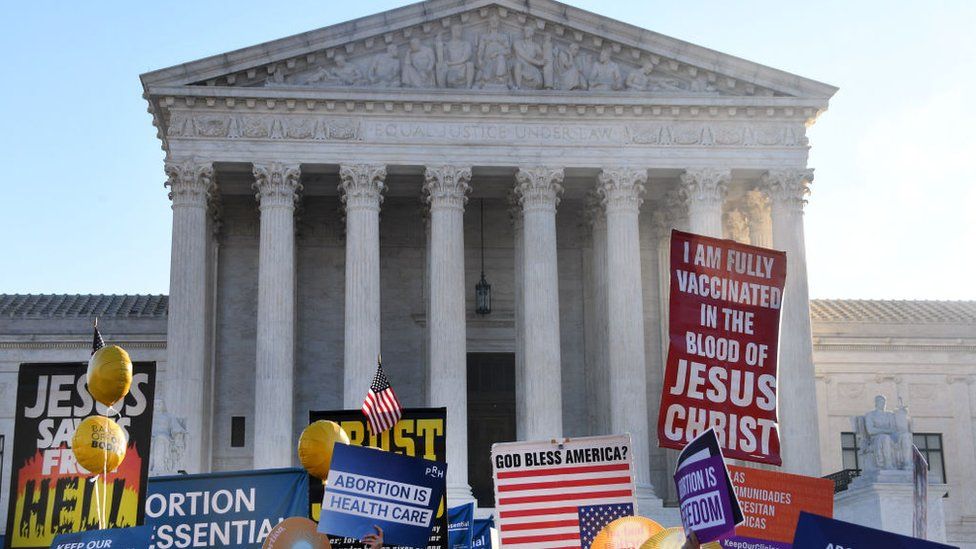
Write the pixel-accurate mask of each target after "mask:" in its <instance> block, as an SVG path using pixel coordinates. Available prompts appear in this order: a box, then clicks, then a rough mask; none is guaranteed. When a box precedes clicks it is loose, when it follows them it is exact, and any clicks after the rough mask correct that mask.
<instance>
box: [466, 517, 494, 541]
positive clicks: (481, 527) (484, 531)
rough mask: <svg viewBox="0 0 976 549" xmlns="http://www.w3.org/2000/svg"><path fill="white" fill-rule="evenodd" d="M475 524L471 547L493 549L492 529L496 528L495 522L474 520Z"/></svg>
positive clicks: (488, 519) (489, 519)
mask: <svg viewBox="0 0 976 549" xmlns="http://www.w3.org/2000/svg"><path fill="white" fill-rule="evenodd" d="M473 523H474V524H473V529H472V530H473V532H472V534H471V547H472V548H473V549H491V529H492V528H494V526H495V521H494V520H492V519H491V518H486V519H474V521H473Z"/></svg>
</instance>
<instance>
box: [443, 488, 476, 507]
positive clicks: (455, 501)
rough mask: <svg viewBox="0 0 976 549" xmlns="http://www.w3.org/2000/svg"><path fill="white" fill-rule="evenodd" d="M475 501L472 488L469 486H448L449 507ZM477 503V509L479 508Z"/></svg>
mask: <svg viewBox="0 0 976 549" xmlns="http://www.w3.org/2000/svg"><path fill="white" fill-rule="evenodd" d="M472 501H475V499H474V495H472V494H471V487H470V486H468V485H467V484H448V485H447V506H448V507H457V506H458V505H464V504H465V503H469V502H472ZM477 505H478V504H477V503H475V507H477Z"/></svg>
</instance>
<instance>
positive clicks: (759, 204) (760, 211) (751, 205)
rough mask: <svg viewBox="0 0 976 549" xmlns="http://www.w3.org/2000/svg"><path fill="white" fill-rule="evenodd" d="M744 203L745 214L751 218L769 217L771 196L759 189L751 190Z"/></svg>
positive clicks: (747, 193)
mask: <svg viewBox="0 0 976 549" xmlns="http://www.w3.org/2000/svg"><path fill="white" fill-rule="evenodd" d="M742 203H743V207H744V209H745V213H746V214H747V215H748V216H749V217H751V218H758V217H764V216H768V215H769V195H767V194H766V193H764V192H762V191H761V190H759V189H751V190H750V191H748V192H746V196H745V199H744V200H743V201H742Z"/></svg>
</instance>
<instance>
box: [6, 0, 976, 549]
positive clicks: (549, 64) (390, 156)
mask: <svg viewBox="0 0 976 549" xmlns="http://www.w3.org/2000/svg"><path fill="white" fill-rule="evenodd" d="M141 78H142V83H143V88H144V96H145V98H146V100H147V101H148V103H149V110H150V113H151V115H152V123H153V124H154V126H155V127H156V128H157V131H158V136H159V139H160V141H161V144H162V148H163V150H164V151H165V155H166V157H165V165H164V166H162V167H161V168H164V169H165V174H166V186H167V187H168V191H169V198H170V200H171V201H172V211H173V232H172V264H171V278H170V293H169V298H168V304H166V303H165V302H164V303H162V304H161V305H160V304H158V303H157V305H151V304H152V303H155V302H153V301H152V298H147V297H133V299H134V300H135V301H132V302H131V303H129V305H128V306H123V305H120V306H119V307H120V310H123V311H129V310H133V311H139V314H136V315H134V316H132V317H131V318H128V319H127V318H126V317H125V315H122V316H120V317H119V318H115V319H113V318H112V315H110V314H109V315H103V316H108V317H109V318H108V319H107V320H106V321H105V323H104V325H105V326H106V328H105V329H104V330H103V332H104V333H105V334H106V338H107V339H111V337H112V336H113V334H114V335H115V337H116V338H117V340H118V341H120V342H122V344H125V342H126V341H131V342H132V344H133V345H135V346H136V347H135V350H133V351H132V352H133V355H134V356H139V355H140V350H139V349H142V353H143V356H140V357H139V358H140V359H156V360H158V361H159V364H160V367H161V375H160V387H159V393H160V394H161V397H160V402H162V403H163V404H164V406H165V410H166V413H167V414H170V415H172V416H174V417H178V418H180V420H181V421H183V423H184V424H185V426H186V436H187V444H186V448H185V451H184V452H183V453H182V454H181V455H180V456H179V463H178V466H177V467H175V468H177V469H180V470H185V471H188V472H200V471H211V470H230V469H249V468H267V467H278V466H286V465H292V464H295V463H297V456H296V452H295V446H296V443H297V438H298V435H299V433H300V432H301V430H302V429H303V427H304V426H305V425H306V424H307V423H308V412H309V410H328V409H339V408H354V409H358V408H359V407H360V406H361V404H362V400H363V397H364V396H365V394H366V391H367V388H368V386H369V383H370V381H371V379H372V376H373V373H374V371H375V368H376V359H377V356H378V355H379V354H380V353H382V356H383V357H384V367H385V369H386V371H387V374H388V376H389V378H390V380H391V382H392V384H393V386H394V388H395V389H396V391H397V394H398V395H399V397H400V400H401V401H402V402H403V404H404V405H405V406H446V407H447V409H448V421H447V425H448V447H449V448H448V462H449V464H450V467H449V469H448V473H449V479H448V495H449V498H451V499H452V500H453V501H455V502H457V501H461V500H465V499H470V498H472V497H476V498H477V499H478V500H479V502H480V503H481V504H482V505H483V506H489V507H490V506H491V501H492V499H491V498H492V495H491V477H490V463H489V461H488V452H489V448H490V445H491V444H492V443H493V442H497V441H508V440H532V439H553V438H560V437H574V436H583V435H593V434H605V433H623V432H627V433H630V434H631V435H632V436H633V444H634V452H633V456H634V459H635V469H636V477H635V480H636V482H637V485H638V492H639V503H640V504H641V506H642V507H641V509H642V511H643V510H647V511H650V510H653V509H658V508H660V506H661V500H662V499H663V500H665V501H666V502H668V501H673V493H669V490H671V492H673V486H672V484H673V483H672V482H671V470H672V468H673V453H672V452H665V451H664V450H661V449H659V448H657V441H656V432H655V428H654V426H655V425H656V424H657V413H658V403H659V398H660V396H659V395H660V391H661V385H662V378H663V376H662V370H663V363H664V356H665V353H666V340H665V335H666V333H667V326H666V317H667V289H668V279H667V272H666V266H667V261H668V250H667V239H668V237H669V232H670V230H671V229H672V228H679V229H684V230H690V231H692V232H695V233H700V234H705V235H713V236H720V237H726V238H732V239H735V240H738V241H742V242H747V243H752V244H755V245H759V246H766V247H772V248H777V249H781V250H785V251H786V252H787V254H788V258H789V259H788V261H789V269H788V277H787V282H786V290H785V302H784V305H783V310H782V326H781V340H780V341H781V343H780V361H779V368H780V374H779V394H780V399H779V410H780V433H781V437H782V448H783V460H784V470H786V471H789V472H793V473H799V474H807V475H813V476H820V475H822V474H824V473H825V472H830V471H833V470H837V469H839V468H841V452H840V451H841V438H840V437H839V436H838V435H840V432H834V431H833V430H831V431H829V432H828V431H826V429H827V427H826V426H827V425H828V424H829V425H831V426H836V428H837V429H839V430H841V431H846V430H849V428H845V426H844V423H843V420H842V419H837V418H843V417H846V416H843V415H842V414H840V415H837V414H835V415H836V417H832V416H831V415H830V412H829V409H830V405H829V399H831V398H833V399H835V401H838V402H841V401H842V402H845V403H849V404H850V405H851V406H853V407H854V408H856V409H857V410H856V411H857V412H858V413H861V412H863V411H865V410H867V409H869V408H870V403H871V397H873V394H867V396H864V398H863V399H862V400H863V405H861V404H860V401H857V400H856V398H855V397H853V396H851V395H852V394H853V393H850V392H848V393H843V395H847V396H846V397H843V396H837V395H834V396H828V395H831V394H833V393H830V392H829V391H831V390H836V389H837V388H839V387H840V386H842V385H844V383H854V381H851V380H848V381H847V382H841V381H837V379H840V378H838V377H836V376H837V375H852V376H860V377H857V381H856V383H862V382H863V383H867V384H869V383H871V381H870V380H871V379H874V378H872V377H871V376H880V375H881V373H875V371H876V370H877V371H878V372H881V371H882V370H883V368H881V367H880V366H874V367H869V368H867V369H866V370H865V371H862V370H861V369H858V368H854V367H852V366H850V367H849V365H850V364H854V363H858V364H860V362H858V360H860V359H857V358H851V352H854V351H857V349H856V348H855V349H853V350H852V349H850V348H849V347H850V346H851V345H854V346H855V347H856V345H858V344H863V343H864V342H865V341H867V340H865V339H864V338H863V337H861V336H860V335H857V336H852V335H850V334H849V332H850V331H849V330H847V328H843V327H844V326H849V325H850V324H845V322H847V321H846V320H845V319H844V315H845V314H846V315H848V316H851V315H854V316H857V314H856V313H858V311H860V312H861V313H862V316H863V315H864V314H867V315H868V316H870V314H875V315H876V316H878V315H880V317H883V316H884V315H882V314H881V313H878V312H877V311H876V310H875V309H876V308H877V305H875V306H874V307H875V309H872V308H871V306H868V307H867V309H866V310H867V311H868V313H863V310H862V309H863V307H862V308H861V309H858V308H857V307H854V311H855V313H850V310H851V308H850V304H849V303H846V302H837V303H835V302H825V303H824V304H823V305H822V311H821V313H822V314H823V315H824V317H823V318H824V319H825V320H824V322H826V323H827V324H828V325H829V326H832V327H835V328H836V327H837V326H841V327H842V328H840V329H833V330H828V332H827V333H825V334H823V337H826V338H827V339H826V340H824V341H823V342H820V341H819V340H818V345H820V346H821V349H820V350H821V351H823V352H826V351H829V350H831V349H833V348H830V349H828V348H827V347H829V346H830V345H836V346H838V347H836V349H837V350H839V351H840V352H841V354H839V355H835V356H837V357H839V358H837V360H834V361H832V362H831V364H835V365H837V364H840V365H844V364H846V365H848V366H837V368H839V370H838V372H840V373H837V374H834V378H833V379H834V380H835V382H834V384H833V385H830V384H829V378H830V376H831V375H832V374H830V373H829V372H826V373H824V372H819V371H818V372H817V373H816V374H815V369H814V339H813V336H812V333H811V305H810V301H809V299H808V291H807V278H806V271H807V268H806V257H805V252H804V228H803V207H804V204H805V201H806V198H807V194H808V190H809V186H810V184H811V182H812V180H813V170H812V169H811V168H810V167H809V166H808V165H807V157H808V152H809V143H808V141H807V137H806V131H807V128H808V127H810V125H812V124H813V123H814V122H815V121H816V120H817V117H818V116H819V115H820V114H821V113H822V112H823V111H824V110H825V109H826V108H827V105H828V100H829V99H830V97H831V96H832V95H833V94H834V93H835V91H836V88H834V87H833V86H830V85H827V84H823V83H820V82H816V81H813V80H809V79H806V78H803V77H800V76H797V75H794V74H790V73H787V72H783V71H781V70H777V69H773V68H770V67H766V66H763V65H760V64H757V63H754V62H751V61H746V60H743V59H739V58H736V57H733V56H730V55H725V54H722V53H719V52H716V51H712V50H709V49H706V48H702V47H699V46H695V45H694V44H689V43H686V42H683V41H680V40H677V39H674V38H670V37H667V36H662V35H660V34H657V33H654V32H652V31H649V30H645V29H641V28H637V27H634V26H631V25H628V24H626V23H624V22H620V21H615V20H611V19H608V18H605V17H602V16H599V15H595V14H593V13H589V12H586V11H583V10H579V9H576V8H573V7H571V6H567V5H564V4H561V3H558V2H554V1H551V0H528V1H525V0H518V1H516V0H471V1H459V0H431V1H428V2H423V3H418V4H413V5H409V6H406V7H403V8H398V9H394V10H391V11H388V12H385V13H381V14H377V15H373V16H369V17H364V18H361V19H356V20H353V21H349V22H345V23H341V24H337V25H333V26H330V27H326V28H322V29H318V30H312V31H309V32H307V33H304V34H300V35H295V36H291V37H287V38H282V39H280V40H276V41H272V42H268V43H265V44H259V45H256V46H253V47H249V48H245V49H241V50H237V51H231V52H228V53H224V54H221V55H216V56H213V57H209V58H206V59H201V60H198V61H192V62H189V63H185V64H182V65H178V66H174V67H170V68H166V69H161V70H158V71H154V72H150V73H147V74H144V75H142V77H141ZM146 184H149V182H146ZM161 196H162V193H161ZM161 199H162V198H161ZM482 273H483V274H484V278H485V279H486V280H487V281H488V282H489V283H490V284H491V303H490V312H485V311H480V312H479V310H478V307H477V304H476V299H475V286H476V284H478V282H479V280H481V278H482ZM14 297H16V296H14ZM140 299H141V300H142V301H139V300H140ZM147 300H148V301H147ZM164 301H165V300H164ZM11 303H13V302H11ZM838 303H839V304H838ZM911 303H915V302H911ZM127 307H129V308H127ZM845 307H846V308H845ZM82 308H83V307H82ZM936 309H938V307H936ZM950 309H951V308H950ZM9 310H10V311H13V312H11V314H14V313H17V314H20V313H22V312H24V311H28V310H30V306H28V305H25V304H23V303H22V304H21V305H17V306H14V305H10V306H9ZM45 310H46V309H45ZM146 310H148V312H147V313H146V314H143V312H144V311H146ZM938 310H939V311H942V313H940V314H943V315H944V316H945V315H948V317H949V318H950V320H949V321H948V322H949V324H950V325H951V326H956V325H957V324H960V325H961V326H962V327H961V328H959V330H958V331H959V333H956V332H953V334H954V335H953V339H951V341H952V343H946V344H945V345H943V346H946V345H947V346H948V347H947V348H949V350H948V351H945V352H946V353H949V354H948V355H947V356H950V359H947V360H946V361H944V363H942V365H943V366H946V365H947V366H946V368H949V370H947V373H944V374H943V373H939V374H938V375H942V376H943V377H945V376H946V375H953V376H956V377H959V378H960V379H963V380H964V381H965V383H963V384H962V385H960V386H959V387H965V388H966V389H965V390H968V391H969V393H960V394H968V395H969V396H968V397H967V398H974V399H976V397H973V396H972V395H973V388H972V385H973V384H972V381H971V379H976V377H974V375H976V367H974V364H976V352H974V351H976V337H972V336H971V335H967V334H970V332H971V331H972V324H973V322H974V320H973V319H974V318H976V309H974V308H973V307H971V306H969V305H964V306H963V307H962V309H961V312H960V311H959V310H956V309H951V310H950V311H949V312H945V311H944V310H943V309H938ZM871 311H874V312H873V313H872V312H871ZM909 312H910V311H909ZM899 314H903V316H898V315H899ZM891 315H894V317H895V318H896V322H899V323H900V324H899V326H902V325H904V324H906V323H907V324H908V325H912V322H916V323H919V322H921V323H924V322H928V321H930V320H931V317H932V315H929V316H925V315H921V316H916V317H911V315H909V314H908V312H906V309H899V310H897V311H895V312H894V313H891V312H890V311H889V316H891ZM906 315H907V316H906ZM42 316H43V315H42ZM935 316H938V315H935ZM38 318H40V317H38ZM872 318H873V317H872ZM899 319H901V320H899ZM906 319H907V320H906ZM0 320H2V319H0ZM903 320H904V322H903ZM830 321H833V322H835V323H834V324H830ZM140 322H142V323H143V324H140ZM858 322H860V321H858ZM878 322H880V324H881V325H885V324H884V323H885V320H884V318H882V319H881V320H879V321H878ZM953 322H955V323H956V324H953ZM967 323H968V324H967ZM21 326H27V324H21ZM38 326H40V321H39V323H38ZM940 326H941V325H940ZM113 327H114V328H113ZM35 329H40V328H35ZM89 329H90V328H89ZM113 329H114V332H113ZM52 330H53V332H57V333H61V332H58V331H57V330H56V329H53V328H52ZM845 330H847V331H845ZM53 332H52V333H53ZM885 333H886V332H884V330H883V329H880V330H878V331H876V332H872V333H871V334H870V335H869V337H875V338H877V339H880V340H885V341H887V343H877V342H875V343H872V344H873V345H882V346H883V345H889V346H891V345H893V344H892V336H890V335H885ZM940 333H941V332H938V330H935V331H934V332H933V334H930V336H927V337H929V339H927V340H925V341H921V340H919V341H916V343H914V344H913V345H942V343H939V341H942V340H941V339H939V337H941V336H940V335H939V334H940ZM960 334H962V335H960ZM50 337H51V338H52V339H51V340H52V341H54V340H56V339H57V337H62V336H54V335H51V336H50ZM71 337H75V336H71ZM845 337H846V338H848V339H844V338H845ZM898 337H901V338H908V339H911V338H912V337H916V332H915V331H913V330H911V329H905V330H902V331H901V332H899V333H898V334H896V336H895V339H897V338H898ZM885 338H887V339H885ZM41 340H43V337H42V338H41ZM79 341H81V342H83V341H84V339H83V337H82V339H79ZM872 341H873V340H872ZM899 341H900V340H899ZM933 341H935V342H933ZM943 343H944V342H943ZM140 345H142V347H139V346H140ZM845 345H846V346H847V347H843V349H841V347H840V346H845ZM905 345H908V344H905ZM823 346H827V347H823ZM77 347H78V348H74V347H71V348H70V349H69V347H65V348H64V349H65V350H64V351H63V353H62V354H61V355H58V356H69V355H70V356H74V354H79V355H80V354H86V353H85V352H84V349H83V347H84V345H83V344H82V345H80V346H77ZM876 350H877V349H875V351H876ZM896 350H897V349H896ZM24 352H25V353H26V352H27V351H24ZM72 353H74V354H72ZM844 353H846V354H844ZM952 353H955V354H952ZM9 356H11V355H7V358H6V359H5V360H10V361H11V362H10V363H11V364H13V360H15V359H11V358H9ZM18 356H21V357H22V356H24V355H23V353H22V354H21V355H18ZM35 359H36V358H35ZM923 360H924V359H923ZM867 362H871V361H870V360H868V361H867ZM916 367H917V366H911V365H906V366H905V372H904V373H903V374H902V375H903V376H910V375H911V374H912V372H913V371H914V370H912V368H916ZM5 368H6V366H5ZM845 368H846V369H845ZM851 368H853V369H851ZM872 368H873V369H872ZM828 369H829V368H828ZM5 371H6V370H5ZM939 372H942V370H939ZM818 375H819V377H818ZM967 376H968V377H967ZM851 379H852V380H853V379H854V378H851ZM940 379H941V378H940ZM966 380H969V381H966ZM876 381H877V384H875V385H876V386H878V387H879V388H880V389H884V388H889V386H887V385H884V383H886V381H884V379H880V378H879V379H878V380H876ZM933 383H936V385H938V383H941V382H930V383H929V385H932V384H933ZM818 385H819V388H820V397H821V398H820V400H819V402H818ZM867 386H868V389H867V391H868V393H870V392H871V391H872V390H874V389H872V388H871V387H873V386H871V385H870V384H869V385H867ZM913 386H914V385H911V384H907V382H906V384H905V386H904V387H905V391H906V392H910V391H914V389H911V387H913ZM893 387H894V386H893V385H892V386H891V387H890V388H893ZM899 390H900V389H899ZM959 390H960V391H962V390H963V389H959ZM889 395H890V396H891V397H894V394H892V393H890V392H889ZM858 396H860V393H858ZM838 399H839V400H838ZM909 402H911V400H910V399H909ZM818 404H819V407H820V409H819V413H818ZM919 404H921V403H919ZM158 405H159V403H157V406H158ZM973 410H976V406H974V407H973ZM845 413H846V412H845ZM915 414H916V415H918V412H917V411H916V412H915ZM972 416H973V412H972V411H971V412H970V414H969V417H968V419H966V420H965V423H961V424H960V427H959V428H960V429H962V430H965V429H970V431H972V427H971V424H972V421H971V420H972ZM4 417H5V418H6V417H7V416H6V415H5V416H4ZM967 426H969V427H967ZM933 428H934V427H933ZM970 438H971V437H970ZM940 440H941V439H940ZM969 444H970V447H969V448H968V449H963V450H960V452H961V454H960V455H963V456H969V457H967V458H966V459H968V460H969V462H970V463H971V464H972V465H973V467H974V468H976V450H974V449H973V448H972V443H971V441H970V443H969ZM845 466H846V465H845ZM158 472H162V471H158ZM971 472H972V471H971ZM959 480H960V481H962V479H959ZM966 482H968V481H966ZM669 487H670V488H669ZM3 493H4V494H5V492H3ZM960 509H962V508H960ZM966 513H967V512H965V511H964V510H960V511H958V512H955V514H952V520H953V521H956V523H959V524H962V521H963V519H964V516H968V515H967V514H966ZM973 513H976V512H970V514H973ZM949 514H951V512H950V511H947V515H949ZM675 516H676V515H675ZM947 520H948V516H947ZM967 520H968V519H967ZM954 524H955V523H954ZM969 524H970V525H971V526H972V527H973V531H974V532H976V516H974V517H972V522H971V523H969ZM954 528H955V526H954ZM958 528H963V526H958ZM950 539H951V538H950Z"/></svg>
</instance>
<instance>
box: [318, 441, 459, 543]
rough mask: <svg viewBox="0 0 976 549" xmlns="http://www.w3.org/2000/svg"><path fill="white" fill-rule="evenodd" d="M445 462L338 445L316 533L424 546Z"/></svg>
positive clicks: (441, 487)
mask: <svg viewBox="0 0 976 549" xmlns="http://www.w3.org/2000/svg"><path fill="white" fill-rule="evenodd" d="M446 478H447V464H446V463H442V462H439V461H430V460H426V459H421V458H414V457H407V456H401V455H399V454H394V453H391V452H384V451H383V450H377V449H373V448H361V447H358V446H346V445H343V444H337V445H336V446H335V449H334V450H333V451H332V466H331V467H330V469H329V478H328V481H327V482H326V485H325V496H324V498H323V499H322V513H321V515H320V516H319V532H322V533H324V534H330V535H333V536H347V537H353V538H362V537H363V536H365V535H366V534H369V533H371V532H372V531H373V525H378V526H379V527H381V528H382V529H383V537H384V541H385V542H386V543H387V544H391V545H404V546H407V547H416V548H418V549H424V548H426V547H427V540H428V538H429V537H430V530H431V527H432V526H433V521H434V517H435V516H436V515H437V508H438V507H439V505H440V502H441V496H442V495H443V494H444V490H445V481H446Z"/></svg>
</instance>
